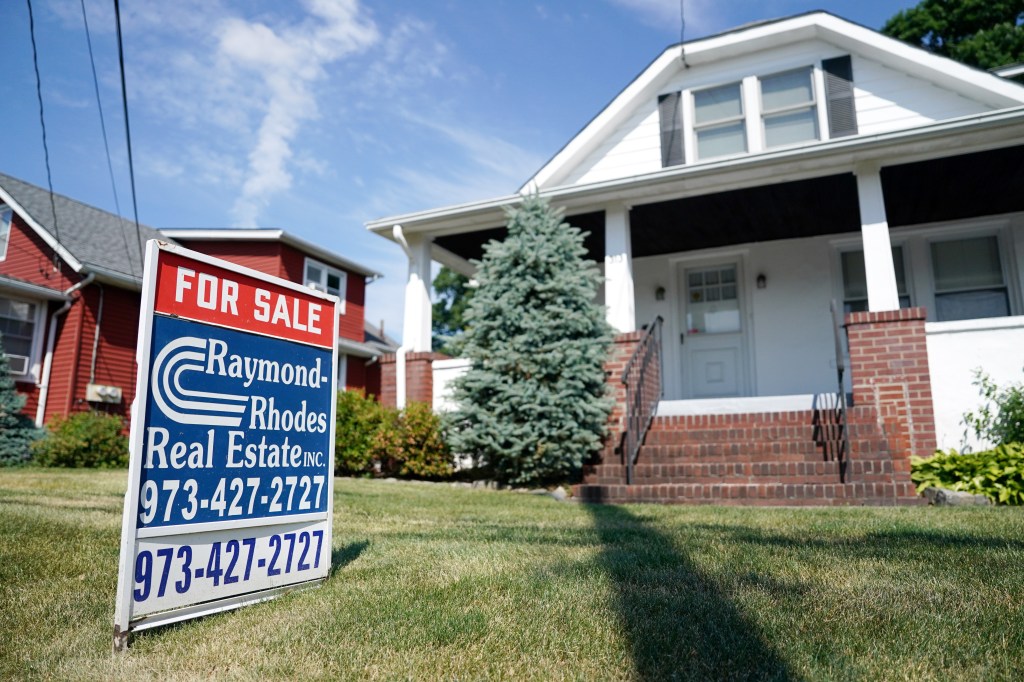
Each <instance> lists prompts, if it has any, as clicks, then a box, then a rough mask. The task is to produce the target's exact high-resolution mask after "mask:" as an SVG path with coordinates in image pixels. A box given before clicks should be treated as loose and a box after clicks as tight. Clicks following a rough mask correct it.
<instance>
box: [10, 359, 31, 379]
mask: <svg viewBox="0 0 1024 682" xmlns="http://www.w3.org/2000/svg"><path fill="white" fill-rule="evenodd" d="M7 366H8V367H10V369H11V374H14V375H19V374H20V375H24V374H28V370H29V364H28V358H27V357H25V356H24V355H10V354H8V355H7Z"/></svg>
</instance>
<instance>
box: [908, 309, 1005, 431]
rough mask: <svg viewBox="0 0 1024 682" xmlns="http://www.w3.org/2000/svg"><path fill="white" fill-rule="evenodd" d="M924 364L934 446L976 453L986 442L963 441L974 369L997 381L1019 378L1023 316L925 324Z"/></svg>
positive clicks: (972, 402) (973, 396)
mask: <svg viewBox="0 0 1024 682" xmlns="http://www.w3.org/2000/svg"><path fill="white" fill-rule="evenodd" d="M925 333H926V335H927V340H928V367H929V370H930V371H931V375H932V400H933V401H934V405H935V429H936V436H937V438H938V445H939V448H941V449H943V450H948V449H950V448H955V449H957V450H960V449H961V448H962V447H963V446H964V445H967V446H969V447H971V448H972V449H973V450H974V451H977V450H978V449H979V448H980V447H983V446H985V445H988V443H979V442H978V441H977V440H976V439H974V438H973V437H971V438H967V439H966V440H965V439H964V424H963V415H964V413H965V412H968V411H973V410H977V409H978V408H979V407H980V406H981V404H982V399H981V397H980V395H979V394H978V387H977V386H973V385H972V384H971V382H972V381H973V380H974V370H975V369H976V368H979V367H980V368H981V369H983V370H984V371H985V372H986V373H987V374H988V375H989V376H990V377H992V379H993V380H994V381H995V382H996V383H997V384H999V385H1006V384H1009V383H1019V382H1021V381H1024V371H1022V370H1024V317H1000V318H986V319H980V320H962V321H958V322H929V323H927V324H926V325H925Z"/></svg>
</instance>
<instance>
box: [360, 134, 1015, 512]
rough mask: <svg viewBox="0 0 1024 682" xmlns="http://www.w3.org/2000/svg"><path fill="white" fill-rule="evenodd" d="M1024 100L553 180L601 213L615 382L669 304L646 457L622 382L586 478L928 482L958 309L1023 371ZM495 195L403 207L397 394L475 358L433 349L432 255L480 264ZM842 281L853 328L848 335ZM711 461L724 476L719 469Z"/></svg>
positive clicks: (572, 204)
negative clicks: (438, 208) (820, 138)
mask: <svg viewBox="0 0 1024 682" xmlns="http://www.w3.org/2000/svg"><path fill="white" fill-rule="evenodd" d="M1017 118H1019V117H1017ZM1017 118H1014V120H1013V123H1012V125H1011V124H1009V123H1008V124H1007V127H1006V128H1001V127H999V125H997V124H996V121H995V119H992V120H991V121H988V122H987V123H986V124H985V126H983V127H979V126H978V125H972V126H971V127H969V128H967V129H965V131H964V132H960V133H957V132H955V131H953V132H951V131H950V130H949V128H948V126H947V127H946V128H945V129H943V130H942V131H941V132H942V135H939V134H937V133H936V134H935V135H934V136H929V135H930V133H929V131H928V130H927V129H923V130H918V131H916V132H915V133H913V134H910V133H900V134H899V135H895V134H894V135H891V136H888V137H887V136H885V135H880V136H876V137H874V138H868V139H858V140H855V141H850V142H836V143H829V144H828V145H821V146H820V147H818V148H812V149H802V150H799V152H796V151H794V152H789V151H784V152H778V153H770V154H763V155H760V156H759V157H757V158H745V159H737V160H731V159H730V160H723V161H721V162H712V163H707V164H704V165H702V166H694V167H689V168H683V169H666V170H664V171H661V172H658V173H652V174H649V175H648V176H644V177H640V178H630V179H627V180H616V181H609V182H604V183H595V184H593V185H586V186H575V187H566V188H556V189H553V190H548V191H546V192H544V194H545V195H549V196H550V198H551V200H552V202H553V203H554V204H555V205H556V206H561V207H563V208H564V209H565V211H566V214H567V218H566V220H567V222H570V223H572V224H575V225H577V226H579V227H582V228H584V229H585V230H587V231H589V232H590V236H589V237H588V240H587V248H588V250H589V251H590V253H591V255H592V257H594V258H595V260H598V261H599V262H600V263H602V266H603V272H604V276H605V285H604V288H603V290H602V291H601V292H600V297H601V301H602V303H603V304H604V305H605V307H606V310H607V319H608V321H609V323H610V324H611V325H612V326H613V327H614V328H615V329H616V330H617V331H618V332H619V334H620V335H619V337H618V341H617V344H616V346H617V347H618V348H619V351H617V355H616V359H615V360H613V361H612V363H611V364H610V365H609V372H610V377H611V378H612V381H611V383H612V385H613V390H620V386H619V385H618V384H617V383H616V382H617V379H616V378H615V377H616V376H617V374H621V371H622V369H623V367H622V366H619V365H621V364H622V363H623V362H624V357H623V356H622V353H623V352H625V351H623V350H622V349H624V348H627V347H629V345H630V343H633V344H634V345H635V342H636V341H637V340H638V339H639V338H640V336H641V334H642V331H643V327H644V325H643V324H640V323H643V322H645V321H649V320H653V319H655V318H658V317H660V318H663V319H664V320H665V323H664V329H663V334H662V344H661V345H660V350H659V356H658V360H659V362H658V365H659V366H660V368H661V372H660V373H659V382H660V389H661V391H662V399H661V400H660V402H659V403H658V406H657V410H656V415H657V416H656V417H655V419H654V421H653V422H652V428H651V432H650V434H651V435H650V436H649V437H648V440H647V441H646V442H644V443H641V445H640V446H639V449H638V450H637V454H636V455H635V457H634V461H633V462H632V463H635V465H636V466H637V469H636V471H635V472H633V473H635V476H633V475H629V474H627V473H626V471H625V467H626V466H627V461H626V459H624V457H625V455H624V454H623V448H622V446H621V444H620V443H619V442H618V440H616V439H618V438H621V436H622V434H623V432H628V430H627V429H625V428H624V426H623V420H624V419H625V396H622V397H621V398H620V400H619V403H620V408H619V410H618V411H617V413H616V415H615V417H614V419H613V431H615V432H616V433H615V437H614V438H613V440H612V442H611V443H610V445H609V447H608V448H606V450H605V453H604V457H603V459H602V461H601V463H600V464H598V465H596V466H597V468H596V469H594V470H592V471H590V472H589V473H588V482H587V485H585V486H584V487H583V488H581V489H580V491H579V492H580V494H581V495H583V496H585V497H586V496H588V495H589V496H591V499H608V500H623V501H625V500H640V499H642V500H651V501H655V500H660V501H709V500H710V501H717V502H729V501H736V500H744V501H747V502H748V503H749V502H750V501H754V502H755V503H773V504H774V503H780V502H779V500H783V501H785V502H784V503H787V504H789V503H794V504H796V503H800V504H804V503H817V504H835V503H840V502H839V501H842V502H841V503H845V504H864V503H875V502H913V501H914V500H915V499H916V498H915V496H914V494H913V489H912V486H911V485H910V482H909V456H910V455H911V454H919V455H929V454H931V453H932V452H933V451H934V449H935V447H936V445H937V444H938V445H942V447H945V448H948V447H954V446H956V445H957V443H952V442H950V441H949V438H950V437H951V436H950V434H952V433H953V432H954V430H955V426H956V425H955V424H950V423H947V422H949V421H950V420H952V419H953V418H954V417H955V418H958V417H959V414H962V411H961V412H960V413H958V414H955V415H953V412H954V411H955V410H956V409H958V408H957V407H955V406H959V405H961V403H957V402H956V400H950V398H949V396H948V395H947V394H946V391H945V389H944V391H943V395H942V396H938V395H936V396H934V401H933V384H935V378H934V376H933V374H932V371H931V368H930V367H929V363H928V360H929V355H930V354H933V355H934V354H936V353H939V354H940V355H938V356H936V357H939V356H941V357H943V358H944V359H943V360H942V365H943V367H940V368H938V370H939V371H940V373H941V372H945V371H946V367H945V365H947V364H949V363H948V361H947V359H946V358H948V357H950V356H951V355H955V354H956V353H957V352H958V351H957V350H956V349H960V348H962V346H963V344H962V343H960V344H958V343H956V342H955V339H954V338H953V336H952V335H953V334H955V333H958V332H955V331H952V330H951V329H952V328H951V327H950V325H952V327H954V328H956V329H959V327H958V326H957V325H961V326H964V325H966V327H965V330H964V331H967V332H970V333H969V334H968V335H967V336H961V337H957V338H959V339H960V340H961V341H962V340H963V339H964V338H967V337H968V336H969V337H970V338H971V339H972V341H977V342H980V343H981V344H982V345H983V346H984V347H986V348H990V349H991V352H992V353H993V354H1002V355H1003V356H1007V355H1009V356H1012V357H1013V358H1014V360H1013V361H1011V362H1006V363H1004V364H1007V366H1009V365H1011V364H1012V365H1014V366H1015V368H1016V370H1015V371H1017V372H1019V368H1020V367H1021V366H1024V345H1022V344H1020V343H1016V341H1018V340H1019V339H1020V338H1021V334H1024V318H1018V317H1014V316H1015V315H1021V313H1024V297H1022V292H1024V279H1022V276H1024V273H1022V272H1021V268H1020V267H1019V264H1020V263H1021V262H1024V193H1021V192H1020V191H1019V187H1021V186H1024V147H1020V146H1013V143H1012V142H1010V140H1014V139H1015V140H1019V139H1021V138H1020V134H1021V132H1022V129H1024V122H1022V121H1019V120H1017ZM974 123H977V122H974ZM943 125H944V126H945V125H946V124H943ZM936 128H937V127H936ZM982 131H984V134H981V133H982ZM932 132H935V131H932ZM999 144H1004V145H1010V146H1006V147H1004V148H1002V149H999V148H994V147H998V145H999ZM826 147H828V148H830V149H826ZM951 150H952V151H951ZM954 152H955V153H954ZM513 200H514V199H512V198H509V199H508V201H506V202H505V203H511V202H512V201H513ZM499 210H500V204H499V202H485V203H482V204H479V205H471V206H465V207H455V208H453V209H449V210H447V211H445V214H444V215H441V212H438V215H426V214H425V215H414V216H408V217H407V218H408V220H407V221H403V224H401V225H399V224H396V225H394V226H393V236H394V238H395V239H396V240H397V241H399V242H400V243H401V244H402V245H403V247H404V248H405V249H406V253H407V255H408V257H409V262H410V270H409V272H410V276H409V281H408V285H407V295H406V318H405V322H406V327H405V330H406V331H405V339H406V342H405V345H404V347H403V349H402V350H401V351H400V352H399V353H398V354H397V355H396V356H395V358H394V362H393V363H392V364H391V369H390V370H389V368H388V366H385V367H384V371H385V377H387V376H388V372H389V371H390V373H391V376H392V377H394V379H395V384H396V386H398V388H399V389H400V390H396V391H395V403H396V404H399V405H400V404H403V402H404V401H405V400H430V401H432V402H433V403H434V404H435V405H437V406H440V405H441V404H442V403H443V402H444V401H445V400H446V398H445V395H446V393H445V390H444V384H445V382H446V381H447V377H450V376H452V375H453V374H457V372H458V371H459V368H460V366H459V363H458V362H457V361H446V363H443V364H442V365H441V367H440V368H441V369H442V371H441V372H440V373H438V372H435V371H434V369H433V364H434V360H435V359H436V358H435V357H434V356H433V354H432V353H431V352H430V308H429V295H428V293H427V291H428V290H427V286H428V283H429V274H430V271H429V264H430V260H431V259H434V260H438V261H440V262H442V263H444V264H446V265H448V266H450V267H453V268H454V269H456V270H458V271H461V272H463V273H465V274H468V275H471V274H472V272H473V268H472V265H471V263H470V260H471V259H474V258H479V257H480V256H481V255H482V253H483V244H484V243H486V241H488V240H490V239H495V238H498V239H500V238H501V237H502V236H503V234H504V233H503V228H501V227H497V226H496V225H497V224H499V223H498V220H499V219H498V215H497V213H498V211H499ZM380 227H383V226H380ZM371 228H373V229H377V228H376V227H375V226H374V225H371ZM832 301H836V302H838V304H839V308H840V309H841V311H842V313H841V318H842V326H843V327H844V328H845V329H844V331H843V333H842V334H841V335H840V343H839V347H840V348H841V350H840V351H839V352H838V353H837V350H836V348H837V339H836V331H835V328H834V325H833V322H832V318H831V315H830V313H829V308H830V303H831V302H832ZM992 320H996V322H995V323H993V322H992ZM942 349H945V350H942ZM942 353H944V355H942ZM625 357H628V355H627V356H625ZM1017 359H1019V360H1020V361H1019V362H1016V360H1017ZM984 360H985V358H982V361H983V364H985V363H984ZM841 366H845V367H846V368H847V370H848V371H847V372H845V376H844V383H843V385H842V388H841V389H840V386H839V383H838V372H837V370H838V369H839V368H840V367H841ZM986 366H987V365H986ZM1007 372H1009V370H1007ZM1014 378H1016V379H1019V377H1014ZM997 379H998V377H997ZM958 382H959V383H958ZM962 384H963V381H962V379H961V378H957V379H956V380H953V381H946V380H945V379H943V380H940V381H939V382H938V383H937V384H935V385H941V386H952V385H956V386H962ZM840 396H843V397H845V396H851V397H852V406H851V408H850V409H849V410H848V411H847V412H846V418H847V424H846V426H845V427H844V428H842V429H839V432H840V433H841V434H842V436H843V442H842V444H841V446H840V445H839V444H837V441H836V440H835V438H834V437H833V436H829V437H827V438H823V437H822V434H821V430H822V425H823V424H824V423H825V421H826V419H825V417H826V416H827V415H833V416H831V417H829V419H832V420H833V422H834V420H835V414H836V412H835V409H834V406H835V405H836V404H837V403H841V402H842V401H841V400H840V399H839V398H840ZM940 403H942V408H941V413H942V415H943V419H944V420H945V421H944V422H943V423H942V424H939V432H940V433H941V434H942V435H943V439H944V440H943V441H942V442H939V441H938V440H937V438H936V421H935V414H936V410H938V409H939V407H938V405H939V404H940ZM951 415H952V416H951ZM835 432H836V430H835V429H833V434H834V433H835ZM684 434H690V435H689V436H687V435H684ZM773 434H774V435H773ZM778 434H785V435H784V436H783V435H778ZM688 438H690V439H693V438H696V439H697V441H692V442H690V441H687V439H688ZM652 439H653V440H652ZM701 439H703V440H701ZM669 445H671V447H673V448H675V450H673V452H672V454H668V453H667V452H666V451H665V450H664V449H663V448H664V447H667V446H669ZM765 446H770V447H769V448H768V450H765ZM776 446H778V447H776ZM702 447H703V449H701V448H702ZM658 448H662V449H660V450H659V449H658ZM836 453H840V455H841V456H839V457H837V455H836ZM786 454H789V455H793V456H794V457H796V459H786V458H785V457H781V458H780V456H781V455H786ZM842 457H846V458H848V459H847V462H848V465H846V464H844V462H843V459H842ZM709 458H710V459H709ZM616 467H619V468H620V469H622V470H621V471H619V470H618V469H616ZM708 467H710V468H708ZM779 467H783V468H784V469H785V471H784V472H783V469H780V468H779ZM844 467H845V468H844ZM712 471H714V472H716V473H715V474H714V476H718V475H719V474H722V475H724V476H725V478H724V479H722V480H720V481H718V482H715V481H714V480H713V478H714V476H711V474H710V472H712ZM666 472H668V473H666ZM620 474H621V476H620ZM709 476H710V477H709ZM616 477H619V478H616ZM766 477H767V478H766ZM794 477H795V478H794ZM823 477H824V478H823ZM627 478H628V479H629V481H628V483H627ZM826 479H827V480H828V481H831V482H826ZM588 486H597V487H593V488H592V487H588ZM623 486H624V487H623ZM638 486H639V487H638ZM645 486H646V487H645ZM651 486H655V487H653V488H652V487H651ZM687 486H689V487H687ZM693 486H697V487H693ZM707 486H711V487H710V488H709V487H707ZM789 486H797V487H795V488H790V487H789ZM800 486H805V487H800ZM806 486H811V487H809V488H808V487H806ZM823 486H825V487H823ZM827 486H841V487H840V488H834V487H833V488H829V487H827ZM851 486H852V487H851ZM864 486H867V487H864ZM708 491H718V492H708ZM829 491H831V492H829Z"/></svg>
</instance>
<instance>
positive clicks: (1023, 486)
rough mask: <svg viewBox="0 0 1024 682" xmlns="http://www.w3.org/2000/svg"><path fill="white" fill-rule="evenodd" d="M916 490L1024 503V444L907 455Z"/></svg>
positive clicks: (1008, 502) (1002, 502)
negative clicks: (974, 451)
mask: <svg viewBox="0 0 1024 682" xmlns="http://www.w3.org/2000/svg"><path fill="white" fill-rule="evenodd" d="M910 478H911V480H912V481H914V483H916V484H917V492H919V493H920V492H922V491H924V490H926V489H927V488H931V487H936V488H946V489H948V490H961V491H964V492H968V493H972V494H974V495H984V496H985V497H987V498H988V499H990V500H992V501H993V502H995V503H996V504H1024V444H1021V443H1010V444H1005V445H1000V446H998V447H996V448H993V449H992V450H986V451H984V452H978V453H971V454H962V455H961V454H958V453H956V452H954V451H950V452H947V453H941V452H939V453H936V454H935V456H933V457H930V458H928V459H924V458H922V457H911V458H910Z"/></svg>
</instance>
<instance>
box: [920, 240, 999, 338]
mask: <svg viewBox="0 0 1024 682" xmlns="http://www.w3.org/2000/svg"><path fill="white" fill-rule="evenodd" d="M931 255H932V275H933V277H934V281H935V317H936V319H938V320H939V321H946V320H970V319H976V318H983V317H1006V316H1007V315H1009V314H1010V298H1009V295H1008V292H1007V289H1006V280H1005V279H1004V278H1003V267H1002V264H1001V261H1000V258H999V241H998V240H997V239H996V237H995V236H988V237H971V238H967V239H950V240H947V241H941V242H932V243H931Z"/></svg>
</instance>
